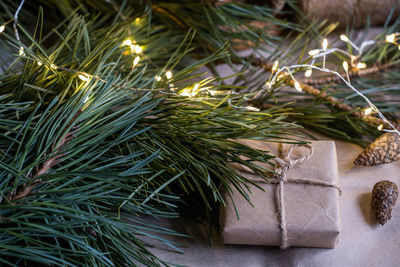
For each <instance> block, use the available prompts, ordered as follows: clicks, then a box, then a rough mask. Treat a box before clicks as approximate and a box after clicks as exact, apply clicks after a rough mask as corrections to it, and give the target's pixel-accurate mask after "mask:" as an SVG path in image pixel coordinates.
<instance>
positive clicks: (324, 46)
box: [322, 38, 328, 50]
mask: <svg viewBox="0 0 400 267" xmlns="http://www.w3.org/2000/svg"><path fill="white" fill-rule="evenodd" d="M327 48H328V40H327V39H326V38H325V39H324V40H323V41H322V49H324V50H326V49H327Z"/></svg>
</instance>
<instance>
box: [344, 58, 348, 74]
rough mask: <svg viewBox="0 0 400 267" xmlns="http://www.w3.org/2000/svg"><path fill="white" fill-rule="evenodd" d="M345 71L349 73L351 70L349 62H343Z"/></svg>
mask: <svg viewBox="0 0 400 267" xmlns="http://www.w3.org/2000/svg"><path fill="white" fill-rule="evenodd" d="M343 69H344V70H345V71H346V72H347V71H348V70H349V63H347V61H343Z"/></svg>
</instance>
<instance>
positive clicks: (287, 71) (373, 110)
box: [0, 0, 400, 135]
mask: <svg viewBox="0 0 400 267" xmlns="http://www.w3.org/2000/svg"><path fill="white" fill-rule="evenodd" d="M23 4H24V0H22V1H21V2H20V4H19V6H18V8H17V10H16V12H15V14H14V17H13V18H12V19H10V20H9V21H7V22H5V23H4V24H2V25H0V34H1V33H2V32H3V31H4V30H5V28H6V25H7V24H9V23H10V22H13V29H14V32H15V37H16V40H17V42H18V43H19V44H21V45H20V48H19V52H18V54H19V55H20V56H25V55H26V53H25V50H24V47H23V46H22V43H21V40H20V36H19V33H18V29H17V23H18V15H19V13H20V11H21V8H22V6H23ZM139 20H140V19H139ZM139 20H137V21H139ZM398 39H400V33H391V34H389V35H386V38H385V41H386V42H387V43H392V44H395V45H397V46H398V47H399V49H400V44H399V43H398ZM340 40H341V41H343V42H345V43H348V44H349V45H350V46H351V47H352V48H354V50H356V51H357V52H358V54H357V55H353V54H351V53H349V52H347V51H344V50H342V49H339V48H328V40H327V39H323V41H322V49H314V50H311V51H309V52H308V54H309V55H310V56H311V58H312V62H311V64H296V65H291V66H283V67H281V68H280V67H279V62H278V61H275V62H274V64H273V66H272V68H271V76H272V77H270V79H269V80H268V81H267V82H266V88H267V89H268V90H269V89H271V88H272V86H273V85H274V84H275V83H277V82H278V79H279V78H280V77H286V76H290V78H291V79H292V80H293V87H294V88H295V89H296V90H297V91H298V92H302V91H303V88H302V85H301V83H300V82H298V81H297V80H296V78H295V77H294V75H293V73H292V71H293V70H294V69H296V70H298V69H304V70H305V73H304V75H305V76H306V77H310V76H311V75H312V71H313V70H318V71H321V72H325V73H330V74H333V75H334V76H336V77H338V78H339V79H340V80H341V81H342V82H343V83H344V84H346V85H347V86H348V87H349V88H350V89H351V90H353V91H354V92H355V93H357V94H358V95H359V96H360V97H362V98H363V99H364V100H365V101H366V102H367V104H368V105H369V107H368V108H366V109H364V115H365V116H370V115H371V114H377V115H378V116H379V117H380V118H381V119H382V120H383V121H384V122H385V123H386V124H387V125H388V126H390V127H391V128H392V129H383V127H384V126H383V125H382V124H381V125H379V126H378V129H379V130H383V131H386V132H396V133H397V134H399V135H400V132H399V130H398V129H397V128H396V127H395V126H394V125H393V124H392V123H391V122H390V121H389V120H388V119H386V117H385V116H384V115H383V114H382V112H380V111H379V109H378V108H377V107H376V106H375V105H374V104H373V103H372V102H371V100H370V99H369V98H368V97H367V96H365V95H364V94H363V93H361V92H360V91H359V90H358V89H356V88H355V87H354V86H353V85H352V84H351V81H350V75H349V64H348V62H347V61H344V62H343V69H344V70H345V73H346V77H343V76H342V75H341V74H340V73H338V72H337V71H333V70H330V69H328V68H326V57H327V56H328V55H329V54H332V53H336V52H339V53H342V54H344V55H346V56H348V57H349V58H350V64H351V67H352V68H355V69H356V70H360V69H365V68H366V67H367V65H366V64H365V63H364V62H360V61H359V59H360V58H361V56H362V54H363V51H364V49H365V48H366V47H367V46H370V45H373V44H375V43H376V42H375V41H373V40H368V41H364V42H363V43H362V44H361V45H360V46H358V45H356V44H355V43H353V42H352V41H351V40H350V39H349V38H348V37H347V36H346V35H344V34H342V35H340ZM121 45H122V46H128V47H129V48H130V50H131V53H132V54H133V56H134V57H133V61H132V71H133V69H134V68H135V67H136V66H137V65H138V64H139V62H140V61H141V55H142V53H143V47H141V46H140V45H139V44H137V43H136V41H134V40H132V39H131V38H127V39H125V40H124V41H123V42H122V44H121ZM321 57H322V68H320V67H318V66H315V65H314V64H315V61H316V60H317V59H318V58H321ZM36 62H37V65H38V66H39V67H41V66H42V65H44V64H43V62H41V61H36ZM46 66H48V67H50V68H52V69H54V70H64V71H67V72H70V73H73V74H75V75H77V77H78V78H79V79H80V80H82V81H84V82H88V81H89V80H90V79H96V80H99V81H101V82H108V81H106V80H104V79H102V78H101V77H99V76H97V75H92V74H89V73H86V72H82V71H78V70H73V69H69V68H64V67H58V66H56V65H55V64H54V63H51V64H46ZM282 74H283V75H282ZM164 75H165V77H166V80H167V83H168V85H169V88H170V90H172V91H175V90H176V88H175V86H174V84H173V83H172V82H171V81H172V71H171V70H168V71H166V72H165V73H164ZM154 79H155V81H157V82H160V81H161V80H162V76H160V75H156V76H155V77H154ZM112 85H113V86H114V87H121V86H120V85H118V84H112ZM132 89H134V90H143V91H149V90H151V91H162V90H160V89H142V88H132ZM200 91H201V89H200V84H199V83H195V84H194V85H193V86H192V88H184V89H183V90H181V91H180V92H179V95H181V96H184V97H196V96H197V95H198V93H199V92H200ZM231 93H232V92H231ZM173 94H174V95H175V94H176V93H175V92H173ZM234 99H236V98H230V99H229V100H228V103H229V105H230V106H231V107H233V108H238V109H244V110H247V111H259V110H260V109H259V108H257V107H253V106H251V105H248V104H247V105H246V106H237V105H235V104H233V103H232V101H233V100H234ZM86 101H87V100H86Z"/></svg>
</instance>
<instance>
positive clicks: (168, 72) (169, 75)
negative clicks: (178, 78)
mask: <svg viewBox="0 0 400 267" xmlns="http://www.w3.org/2000/svg"><path fill="white" fill-rule="evenodd" d="M165 77H167V79H168V80H169V79H171V78H172V72H171V71H167V72H166V73H165Z"/></svg>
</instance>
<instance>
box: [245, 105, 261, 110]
mask: <svg viewBox="0 0 400 267" xmlns="http://www.w3.org/2000/svg"><path fill="white" fill-rule="evenodd" d="M246 109H247V110H250V111H260V109H259V108H256V107H250V106H249V107H246Z"/></svg>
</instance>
